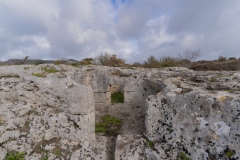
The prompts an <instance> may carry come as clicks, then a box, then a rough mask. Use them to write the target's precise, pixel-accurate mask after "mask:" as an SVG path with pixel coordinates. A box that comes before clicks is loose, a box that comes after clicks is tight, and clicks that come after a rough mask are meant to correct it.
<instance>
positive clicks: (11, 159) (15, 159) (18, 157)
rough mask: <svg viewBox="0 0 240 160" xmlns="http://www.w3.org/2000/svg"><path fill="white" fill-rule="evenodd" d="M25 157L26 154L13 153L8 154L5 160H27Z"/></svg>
mask: <svg viewBox="0 0 240 160" xmlns="http://www.w3.org/2000/svg"><path fill="white" fill-rule="evenodd" d="M24 155H25V153H24V152H15V151H11V152H9V153H8V154H7V156H6V157H5V159H4V160H25V159H24Z"/></svg>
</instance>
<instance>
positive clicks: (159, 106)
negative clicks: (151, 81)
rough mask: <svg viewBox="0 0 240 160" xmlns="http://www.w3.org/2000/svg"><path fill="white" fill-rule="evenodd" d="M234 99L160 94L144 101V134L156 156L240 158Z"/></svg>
mask: <svg viewBox="0 0 240 160" xmlns="http://www.w3.org/2000/svg"><path fill="white" fill-rule="evenodd" d="M239 108H240V101H239V99H238V98H237V97H227V96H224V95H214V94H210V93H209V92H204V91H202V92H194V91H193V92H189V93H185V94H176V93H174V92H165V93H160V94H158V95H156V96H151V97H149V98H148V100H147V110H146V121H145V122H146V131H147V136H148V137H149V139H151V140H152V141H153V142H154V143H155V147H156V149H157V150H158V151H159V152H161V153H164V154H162V155H161V154H159V155H158V157H156V159H164V158H166V157H169V158H170V159H171V158H172V159H175V158H176V156H177V155H178V153H179V152H180V151H182V150H184V151H186V153H187V154H189V157H191V158H192V159H212V158H213V159H227V154H228V153H232V154H234V157H235V158H237V157H238V158H239V157H240V152H239V148H240V137H239V127H240V122H239V114H240V111H239Z"/></svg>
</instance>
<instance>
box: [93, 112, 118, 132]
mask: <svg viewBox="0 0 240 160" xmlns="http://www.w3.org/2000/svg"><path fill="white" fill-rule="evenodd" d="M101 120H102V121H101V122H98V123H96V125H95V132H96V133H104V134H105V135H107V136H115V135H117V132H118V130H119V129H120V127H121V126H122V120H121V119H118V118H115V117H112V116H110V115H105V116H103V117H101Z"/></svg>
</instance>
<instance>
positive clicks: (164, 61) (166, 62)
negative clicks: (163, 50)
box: [159, 57, 181, 67]
mask: <svg viewBox="0 0 240 160" xmlns="http://www.w3.org/2000/svg"><path fill="white" fill-rule="evenodd" d="M159 63H160V66H161V67H177V66H179V65H180V64H181V61H180V60H179V59H178V58H173V57H162V58H160V60H159Z"/></svg>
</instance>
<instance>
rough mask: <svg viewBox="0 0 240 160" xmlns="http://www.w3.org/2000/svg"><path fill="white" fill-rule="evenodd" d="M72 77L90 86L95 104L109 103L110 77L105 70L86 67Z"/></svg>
mask: <svg viewBox="0 0 240 160" xmlns="http://www.w3.org/2000/svg"><path fill="white" fill-rule="evenodd" d="M72 79H73V80H75V81H76V82H78V83H80V84H83V85H89V86H91V87H92V89H93V92H94V100H95V106H104V105H109V104H110V103H111V92H110V78H109V76H108V75H107V72H106V71H102V70H99V69H89V68H86V69H83V70H80V71H79V72H76V73H74V74H73V75H72Z"/></svg>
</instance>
